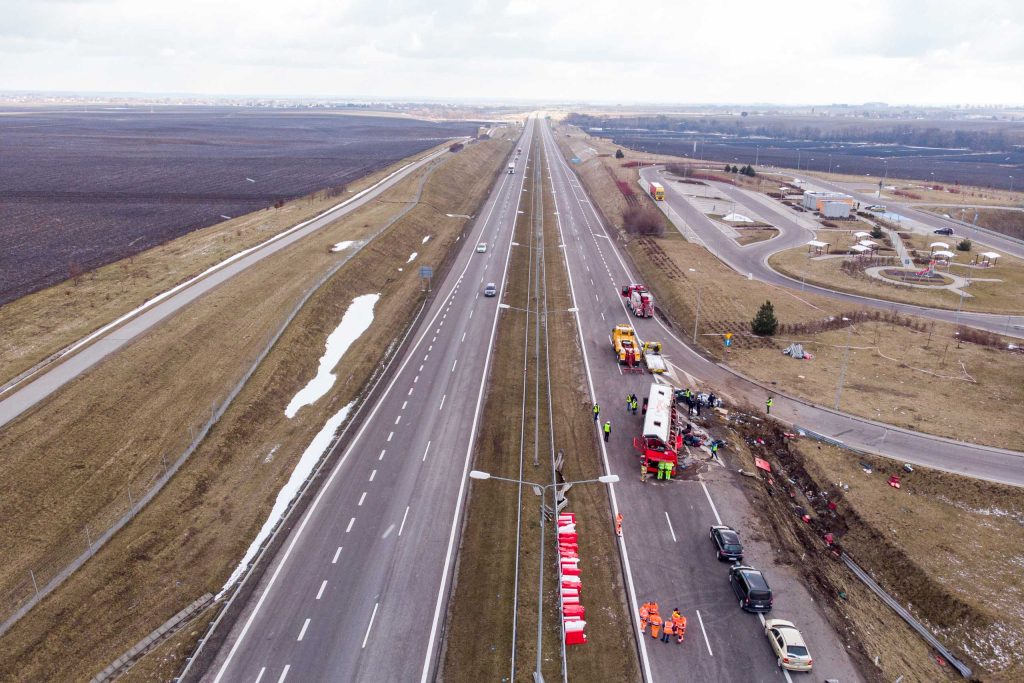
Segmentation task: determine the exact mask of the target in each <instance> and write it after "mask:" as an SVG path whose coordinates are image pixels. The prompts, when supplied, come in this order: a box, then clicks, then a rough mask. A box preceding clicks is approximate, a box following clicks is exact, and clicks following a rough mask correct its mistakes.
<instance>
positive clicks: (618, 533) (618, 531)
mask: <svg viewBox="0 0 1024 683" xmlns="http://www.w3.org/2000/svg"><path fill="white" fill-rule="evenodd" d="M615 535H616V536H621V535H622V513H621V512H620V513H619V514H617V515H615Z"/></svg>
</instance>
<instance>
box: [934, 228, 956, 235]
mask: <svg viewBox="0 0 1024 683" xmlns="http://www.w3.org/2000/svg"><path fill="white" fill-rule="evenodd" d="M935 234H936V235H952V234H953V228H939V229H938V230H936V231H935Z"/></svg>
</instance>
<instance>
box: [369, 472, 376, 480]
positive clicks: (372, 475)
mask: <svg viewBox="0 0 1024 683" xmlns="http://www.w3.org/2000/svg"><path fill="white" fill-rule="evenodd" d="M376 476H377V470H374V471H373V472H370V481H373V478H374V477H376Z"/></svg>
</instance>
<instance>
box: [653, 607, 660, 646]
mask: <svg viewBox="0 0 1024 683" xmlns="http://www.w3.org/2000/svg"><path fill="white" fill-rule="evenodd" d="M659 637H661V617H659V616H658V614H657V613H655V614H652V615H651V638H654V639H655V640H657V639H658V638H659Z"/></svg>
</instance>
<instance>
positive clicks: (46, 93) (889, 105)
mask: <svg viewBox="0 0 1024 683" xmlns="http://www.w3.org/2000/svg"><path fill="white" fill-rule="evenodd" d="M11 97H39V98H47V97H67V98H79V99H86V98H95V99H103V98H111V99H113V98H124V99H131V98H136V99H140V100H144V99H166V98H181V99H214V100H221V101H225V102H245V101H248V100H261V101H281V102H295V103H310V102H330V103H349V104H377V103H388V104H447V105H455V106H459V105H461V106H479V105H487V106H521V107H538V108H541V109H543V108H545V107H561V108H565V107H573V106H601V107H637V108H643V107H650V108H665V107H706V108H725V107H737V108H739V107H748V108H756V107H763V108H769V109H815V108H822V109H828V108H851V109H856V108H864V109H871V108H875V109H894V110H895V109H981V110H985V109H992V110H999V111H1005V110H1010V111H1013V110H1017V109H1019V110H1021V111H1022V113H1024V104H1019V103H1018V104H1015V103H1010V102H1003V103H986V104H975V103H968V102H949V103H945V104H920V103H913V102H895V103H894V102H884V101H876V100H868V101H859V102H853V101H850V102H811V101H808V102H794V103H780V102H742V101H721V102H714V101H706V102H701V101H689V102H688V101H657V100H636V101H630V100H601V99H593V100H571V99H570V100H563V101H559V100H549V99H544V98H490V97H476V98H460V97H442V96H432V97H416V96H400V95H381V96H371V95H350V96H349V95H315V94H311V95H282V94H267V93H262V94H259V93H252V94H226V93H203V92H187V91H182V92H175V91H156V90H154V91H133V90H125V91H120V90H34V89H15V88H10V89H4V88H0V103H2V101H3V98H11Z"/></svg>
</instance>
